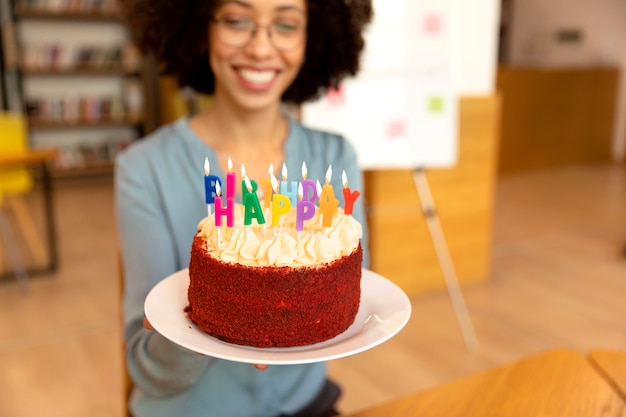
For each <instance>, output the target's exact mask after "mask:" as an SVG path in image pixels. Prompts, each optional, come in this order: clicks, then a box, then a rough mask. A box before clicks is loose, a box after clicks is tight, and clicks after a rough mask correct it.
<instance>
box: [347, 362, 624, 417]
mask: <svg viewBox="0 0 626 417" xmlns="http://www.w3.org/2000/svg"><path fill="white" fill-rule="evenodd" d="M418 371H419V370H418ZM417 416H419V417H428V416H433V417H443V416H445V417H454V416H459V417H472V416H481V417H484V416H498V417H499V416H506V417H511V416H519V417H534V416H542V417H550V416H555V417H560V416H581V417H582V416H590V417H591V416H593V417H597V416H604V417H609V416H611V417H612V416H622V417H624V416H626V402H625V401H624V400H623V398H621V397H620V394H619V393H618V392H617V391H616V390H615V389H614V388H613V387H612V386H611V385H609V383H607V382H606V381H605V379H604V378H603V377H602V376H601V375H600V374H599V373H598V372H597V371H596V370H595V369H594V367H593V366H592V365H591V363H590V361H589V360H587V358H586V357H585V356H584V355H582V354H580V353H576V352H573V351H569V350H556V351H550V352H546V353H543V354H539V355H536V356H532V357H529V358H526V359H522V360H520V361H518V362H515V363H512V364H510V365H506V366H502V367H499V368H495V369H493V370H489V371H486V372H483V373H479V374H476V375H472V376H469V377H466V378H463V379H460V380H458V381H455V382H451V383H448V384H444V385H441V386H439V387H436V388H433V389H430V390H427V391H423V392H419V393H415V394H412V395H409V396H407V397H404V398H400V399H398V400H395V401H392V402H389V403H386V404H383V405H380V406H377V407H373V408H371V409H369V410H365V411H362V412H360V413H356V414H352V415H350V417H417Z"/></svg>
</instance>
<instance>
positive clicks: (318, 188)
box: [315, 180, 322, 196]
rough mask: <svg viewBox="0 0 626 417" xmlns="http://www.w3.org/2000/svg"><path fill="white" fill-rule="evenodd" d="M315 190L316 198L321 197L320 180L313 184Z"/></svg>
mask: <svg viewBox="0 0 626 417" xmlns="http://www.w3.org/2000/svg"><path fill="white" fill-rule="evenodd" d="M315 190H316V191H317V195H318V196H321V195H322V184H320V180H317V181H316V182H315Z"/></svg>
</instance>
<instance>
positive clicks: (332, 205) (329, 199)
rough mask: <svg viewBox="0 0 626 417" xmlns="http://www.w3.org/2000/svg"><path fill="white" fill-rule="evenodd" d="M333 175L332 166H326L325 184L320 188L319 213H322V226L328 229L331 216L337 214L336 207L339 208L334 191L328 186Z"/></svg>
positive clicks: (330, 223) (331, 220) (331, 219)
mask: <svg viewBox="0 0 626 417" xmlns="http://www.w3.org/2000/svg"><path fill="white" fill-rule="evenodd" d="M332 175H333V169H332V166H330V165H329V166H328V170H327V171H326V184H324V186H322V193H321V195H320V211H321V212H322V216H323V218H322V226H324V227H330V226H331V225H332V222H333V215H334V214H335V213H337V207H339V200H337V198H336V197H335V190H333V186H332V185H331V184H330V179H331V176H332Z"/></svg>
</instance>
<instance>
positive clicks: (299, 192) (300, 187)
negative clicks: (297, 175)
mask: <svg viewBox="0 0 626 417" xmlns="http://www.w3.org/2000/svg"><path fill="white" fill-rule="evenodd" d="M298 197H299V198H300V200H302V199H303V198H304V188H302V183H300V184H298Z"/></svg>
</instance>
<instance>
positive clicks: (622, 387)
mask: <svg viewBox="0 0 626 417" xmlns="http://www.w3.org/2000/svg"><path fill="white" fill-rule="evenodd" d="M589 361H590V362H591V364H592V365H593V367H594V368H596V370H597V371H598V373H600V375H602V377H603V378H604V379H605V380H606V381H607V382H608V383H609V384H610V385H611V386H613V388H615V390H617V392H618V393H619V394H620V395H621V396H622V398H623V399H624V401H626V351H618V350H608V349H594V350H592V351H591V352H589Z"/></svg>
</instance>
